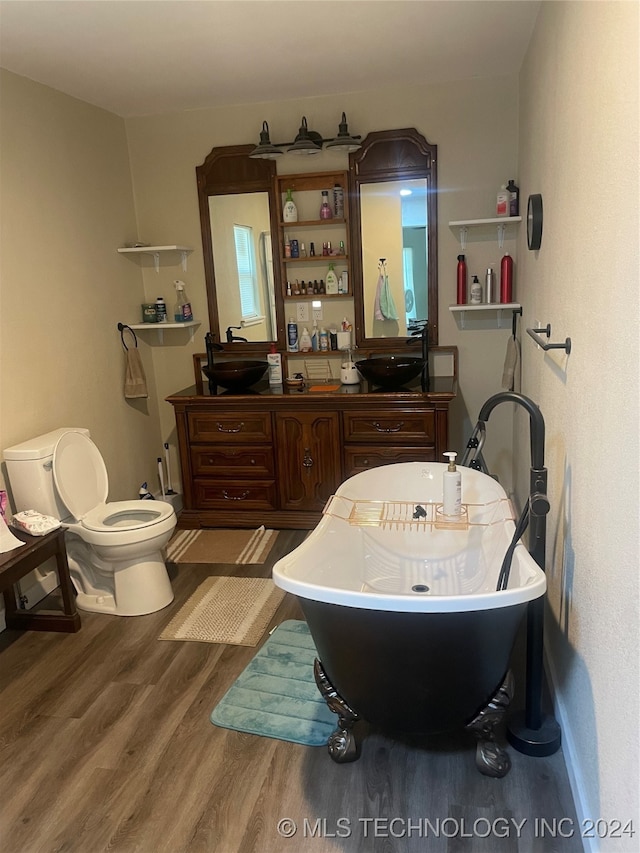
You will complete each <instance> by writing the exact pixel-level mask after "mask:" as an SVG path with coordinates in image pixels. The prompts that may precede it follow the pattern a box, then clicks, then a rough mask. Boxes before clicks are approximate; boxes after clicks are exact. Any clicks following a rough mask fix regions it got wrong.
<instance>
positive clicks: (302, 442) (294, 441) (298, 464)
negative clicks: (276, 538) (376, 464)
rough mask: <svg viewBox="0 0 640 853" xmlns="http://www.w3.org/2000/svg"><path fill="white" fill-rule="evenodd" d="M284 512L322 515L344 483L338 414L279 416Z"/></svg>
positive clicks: (281, 505)
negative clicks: (310, 511) (309, 511)
mask: <svg viewBox="0 0 640 853" xmlns="http://www.w3.org/2000/svg"><path fill="white" fill-rule="evenodd" d="M276 453H277V470H278V485H279V489H280V508H281V509H286V510H312V511H320V510H322V508H323V507H324V505H325V503H326V502H327V500H328V499H329V498H330V497H331V495H332V494H333V493H334V492H335V490H336V489H337V487H338V485H339V484H340V480H341V458H340V456H341V454H340V421H339V415H338V412H325V413H322V414H317V413H315V412H296V413H295V414H294V413H293V412H278V414H277V415H276Z"/></svg>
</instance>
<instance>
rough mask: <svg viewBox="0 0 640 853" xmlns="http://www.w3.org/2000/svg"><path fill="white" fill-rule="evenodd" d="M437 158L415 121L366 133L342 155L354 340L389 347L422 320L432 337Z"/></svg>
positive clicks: (435, 286) (435, 294)
mask: <svg viewBox="0 0 640 853" xmlns="http://www.w3.org/2000/svg"><path fill="white" fill-rule="evenodd" d="M436 160H437V146H436V145H431V144H430V143H429V142H427V140H426V139H425V137H424V136H422V134H420V133H419V132H418V131H417V130H415V128H405V129H402V130H386V131H376V132H374V133H370V134H368V136H367V137H366V138H365V139H364V141H363V143H362V147H361V148H360V149H359V150H358V151H355V152H353V153H351V154H350V155H349V180H350V196H351V205H352V207H351V247H352V253H353V258H352V264H353V275H354V283H355V285H356V286H355V287H354V302H355V306H354V307H355V315H356V341H357V343H358V345H360V346H367V347H368V348H379V349H383V348H388V347H389V346H390V345H391V343H392V342H393V340H394V339H398V338H399V339H408V338H410V337H411V336H412V335H413V334H414V332H416V330H417V331H420V329H421V328H422V327H423V326H424V325H425V324H426V325H427V327H428V333H429V343H430V344H432V345H435V344H437V343H438V265H437V245H438V230H437V204H436V195H437V181H436ZM383 260H384V262H383ZM358 285H359V286H358Z"/></svg>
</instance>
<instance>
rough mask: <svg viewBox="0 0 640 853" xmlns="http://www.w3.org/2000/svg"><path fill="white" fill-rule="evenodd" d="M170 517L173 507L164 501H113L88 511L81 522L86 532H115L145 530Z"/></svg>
mask: <svg viewBox="0 0 640 853" xmlns="http://www.w3.org/2000/svg"><path fill="white" fill-rule="evenodd" d="M172 515H173V507H172V505H171V504H170V503H167V502H165V501H141V500H137V501H114V502H113V503H107V504H100V505H99V506H96V507H94V508H93V509H91V510H89V512H88V513H87V514H86V515H84V516H83V517H82V519H81V521H82V526H83V527H86V528H87V529H88V530H96V531H102V532H108V531H114V532H115V531H125V530H139V529H140V528H147V527H150V526H151V525H153V524H158V523H159V522H161V521H164V520H165V518H169V516H172Z"/></svg>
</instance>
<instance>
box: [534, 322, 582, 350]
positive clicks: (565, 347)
mask: <svg viewBox="0 0 640 853" xmlns="http://www.w3.org/2000/svg"><path fill="white" fill-rule="evenodd" d="M527 334H528V335H529V337H530V338H533V340H534V341H535V342H536V343H537V344H538V346H539V347H542V349H543V350H544V351H545V352H546V351H547V350H550V349H563V350H564V351H565V352H566V353H567V355H569V353H570V352H571V338H565V341H564V343H563V344H550V343H545V342H544V341H543V340H542V338H541V337H540V335H541V334H542V335H546V336H547V337H548V338H550V337H551V323H547V325H546V326H545V327H544V329H527Z"/></svg>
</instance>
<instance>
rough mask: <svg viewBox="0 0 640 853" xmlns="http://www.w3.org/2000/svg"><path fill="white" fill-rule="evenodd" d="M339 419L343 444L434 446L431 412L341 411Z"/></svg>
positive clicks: (433, 421) (433, 423) (433, 420)
mask: <svg viewBox="0 0 640 853" xmlns="http://www.w3.org/2000/svg"><path fill="white" fill-rule="evenodd" d="M343 418H344V422H343V423H344V440H345V441H357V442H362V441H364V442H375V443H376V444H398V443H400V444H414V445H420V446H424V445H432V446H435V415H434V412H433V411H430V412H418V413H416V412H399V411H394V412H384V411H383V412H379V411H378V412H358V413H357V414H354V413H352V412H344V413H343Z"/></svg>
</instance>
